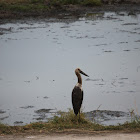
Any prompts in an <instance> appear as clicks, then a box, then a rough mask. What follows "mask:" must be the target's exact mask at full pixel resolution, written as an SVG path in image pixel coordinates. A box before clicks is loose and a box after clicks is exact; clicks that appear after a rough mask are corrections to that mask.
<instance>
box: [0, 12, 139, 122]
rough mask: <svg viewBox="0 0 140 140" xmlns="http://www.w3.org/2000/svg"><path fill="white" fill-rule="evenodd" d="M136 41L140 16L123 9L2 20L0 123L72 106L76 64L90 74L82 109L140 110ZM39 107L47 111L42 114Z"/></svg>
mask: <svg viewBox="0 0 140 140" xmlns="http://www.w3.org/2000/svg"><path fill="white" fill-rule="evenodd" d="M139 40H140V15H139V14H137V15H135V16H130V15H128V14H127V13H125V12H123V13H122V12H121V13H99V14H94V13H88V14H87V15H85V16H84V17H80V18H78V19H74V20H72V19H68V17H67V19H66V18H65V19H64V20H63V19H61V20H60V19H59V20H58V19H50V20H48V19H46V20H45V19H42V20H28V21H24V20H23V21H22V20H20V21H14V22H11V23H6V24H1V25H0V122H3V123H7V124H10V125H13V124H14V122H15V124H16V125H17V124H25V123H30V122H34V121H38V120H39V119H41V120H44V121H45V120H46V119H47V118H50V117H52V116H53V114H54V113H55V112H56V111H58V110H62V111H67V110H68V108H72V104H71V92H72V89H73V87H74V85H75V84H76V82H77V78H76V76H75V73H74V70H75V68H77V67H80V68H81V69H82V70H83V71H85V72H86V73H87V74H88V75H89V76H90V78H89V79H87V78H86V77H84V76H83V89H84V101H83V105H82V108H83V111H84V112H88V111H93V110H96V109H99V110H100V109H101V110H113V111H123V112H129V111H131V110H132V109H134V110H135V112H136V113H140V102H139V99H140V94H139V93H140V68H139V67H140V63H139V60H140V44H139V43H140V41H139ZM99 106H100V108H98V107H99ZM40 109H47V110H49V112H45V113H44V114H43V115H44V116H43V117H42V116H39V115H38V114H37V113H36V111H37V110H40ZM41 117H42V118H41ZM118 122H119V121H118ZM118 122H117V123H118Z"/></svg>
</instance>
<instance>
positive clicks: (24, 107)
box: [20, 105, 34, 109]
mask: <svg viewBox="0 0 140 140" xmlns="http://www.w3.org/2000/svg"><path fill="white" fill-rule="evenodd" d="M20 108H23V109H28V108H34V106H32V105H28V106H23V107H20Z"/></svg>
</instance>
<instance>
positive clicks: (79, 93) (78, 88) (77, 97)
mask: <svg viewBox="0 0 140 140" xmlns="http://www.w3.org/2000/svg"><path fill="white" fill-rule="evenodd" d="M80 73H81V74H83V75H85V76H87V77H89V76H88V75H87V74H85V73H84V72H83V71H81V70H80V69H79V68H77V69H76V70H75V74H76V76H77V78H78V83H77V84H76V85H75V87H74V89H73V91H72V105H73V110H74V113H75V115H76V116H77V114H78V113H79V118H80V108H81V105H82V101H83V89H82V77H81V75H80Z"/></svg>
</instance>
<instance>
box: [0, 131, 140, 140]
mask: <svg viewBox="0 0 140 140" xmlns="http://www.w3.org/2000/svg"><path fill="white" fill-rule="evenodd" d="M118 139H119V140H140V133H120V132H119V133H118V132H116V133H114V132H113V133H111V132H98V133H97V132H95V133H94V132H92V133H89V132H84V131H83V132H79V133H78V132H77V133H71V132H65V133H61V134H57V133H55V134H43V135H26V136H24V135H6V136H0V140H118Z"/></svg>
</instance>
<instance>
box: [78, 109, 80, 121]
mask: <svg viewBox="0 0 140 140" xmlns="http://www.w3.org/2000/svg"><path fill="white" fill-rule="evenodd" d="M78 121H79V122H80V110H79V120H78Z"/></svg>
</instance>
